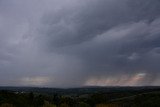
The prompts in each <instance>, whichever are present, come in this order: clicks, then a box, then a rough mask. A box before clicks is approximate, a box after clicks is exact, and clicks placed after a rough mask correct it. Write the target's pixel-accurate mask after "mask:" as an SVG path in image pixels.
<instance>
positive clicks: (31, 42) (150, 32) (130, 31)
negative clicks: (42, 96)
mask: <svg viewBox="0 0 160 107" xmlns="http://www.w3.org/2000/svg"><path fill="white" fill-rule="evenodd" d="M0 85H1V86H40V87H80V86H95V85H96V86H128V85H129V86H137V85H138V86H141V85H160V0H0Z"/></svg>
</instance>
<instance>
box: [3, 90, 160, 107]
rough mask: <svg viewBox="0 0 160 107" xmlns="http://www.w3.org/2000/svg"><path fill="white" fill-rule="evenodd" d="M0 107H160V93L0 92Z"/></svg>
mask: <svg viewBox="0 0 160 107" xmlns="http://www.w3.org/2000/svg"><path fill="white" fill-rule="evenodd" d="M0 107H160V92H159V91H156V92H148V93H146V92H145V93H127V92H124V93H122V92H116V93H92V94H82V95H59V94H53V95H48V94H41V93H33V92H29V93H28V92H27V93H26V92H14V91H0Z"/></svg>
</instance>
